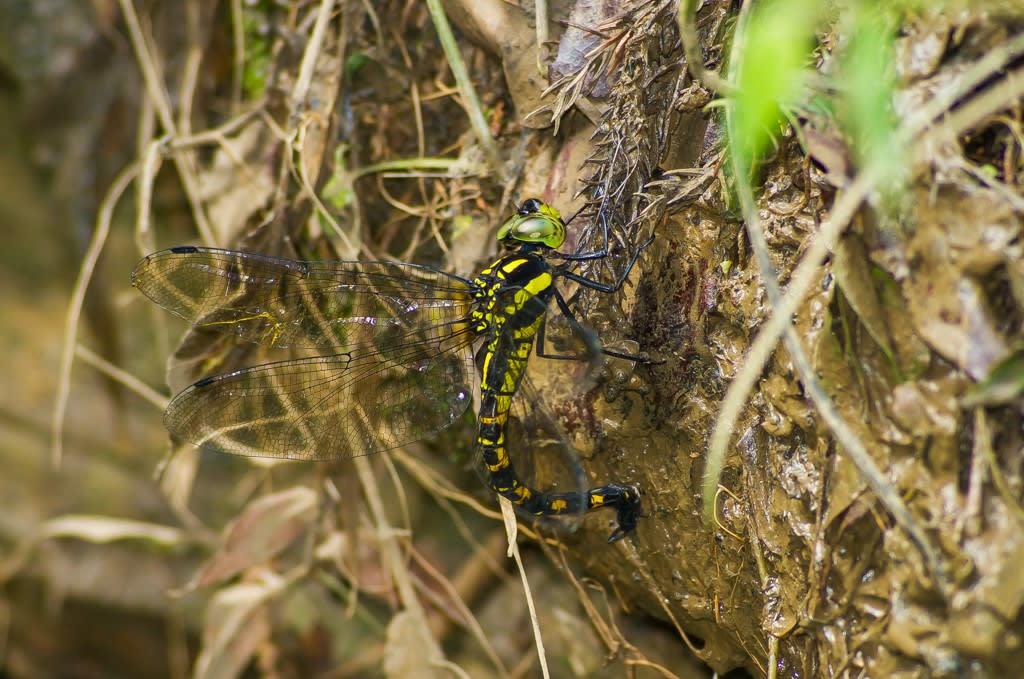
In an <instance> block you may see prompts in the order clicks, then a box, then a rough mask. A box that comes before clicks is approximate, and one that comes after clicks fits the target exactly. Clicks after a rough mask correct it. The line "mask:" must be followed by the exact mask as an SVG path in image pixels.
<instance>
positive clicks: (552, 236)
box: [498, 198, 565, 248]
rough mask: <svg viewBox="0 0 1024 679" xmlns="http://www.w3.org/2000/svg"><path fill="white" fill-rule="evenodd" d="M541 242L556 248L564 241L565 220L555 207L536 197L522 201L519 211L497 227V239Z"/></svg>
mask: <svg viewBox="0 0 1024 679" xmlns="http://www.w3.org/2000/svg"><path fill="white" fill-rule="evenodd" d="M509 239H511V240H517V241H520V242H522V243H541V244H543V245H545V246H547V247H549V248H557V247H560V246H561V245H562V243H564V242H565V222H563V221H562V215H561V214H560V213H559V212H558V210H556V209H555V208H553V207H551V206H550V205H548V204H546V203H542V202H541V201H539V200H537V199H536V198H530V199H527V200H526V201H524V202H523V205H522V207H520V208H519V211H518V212H517V213H516V215H515V216H513V217H512V218H511V219H509V220H508V221H507V222H505V223H504V224H502V226H501V228H500V229H498V240H501V241H504V240H509Z"/></svg>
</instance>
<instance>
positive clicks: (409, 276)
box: [132, 247, 472, 349]
mask: <svg viewBox="0 0 1024 679" xmlns="http://www.w3.org/2000/svg"><path fill="white" fill-rule="evenodd" d="M132 283H133V284H134V285H135V287H137V288H138V289H139V290H140V291H141V292H142V293H143V294H144V295H146V297H148V298H150V299H151V300H153V301H154V302H156V303H157V304H159V305H160V306H162V307H163V308H165V309H167V310H168V311H170V312H171V313H173V314H175V315H177V316H180V317H182V318H184V319H186V320H188V321H190V322H191V323H193V324H195V325H196V327H199V328H203V329H209V330H217V331H220V332H223V333H224V334H227V335H233V336H234V337H236V338H238V339H241V340H244V341H248V342H255V343H258V344H262V345H264V346H268V347H275V348H284V347H304V348H319V349H345V348H350V347H355V346H360V345H366V344H369V343H371V342H373V343H375V344H377V345H378V346H385V345H400V344H401V341H400V338H401V337H402V336H404V335H406V334H408V332H409V329H410V328H417V327H423V326H438V325H444V324H446V323H455V322H457V321H459V320H461V319H463V318H465V316H466V314H467V313H468V312H469V309H470V307H471V305H472V298H471V292H472V287H471V283H470V282H469V281H466V280H465V279H463V278H459V277H458V276H453V275H450V274H446V273H444V272H441V271H436V270H434V269H430V268H427V267H422V266H417V265H415V264H403V263H393V262H356V261H340V262H303V261H295V260H290V259H283V258H279V257H270V256H267V255H260V254H254V253H248V252H237V251H234V250H218V249H214V248H199V247H178V248H171V249H169V250H162V251H160V252H156V253H153V254H151V255H149V256H147V257H146V258H144V259H143V260H142V261H141V262H139V264H138V265H137V266H136V267H135V270H134V271H133V272H132Z"/></svg>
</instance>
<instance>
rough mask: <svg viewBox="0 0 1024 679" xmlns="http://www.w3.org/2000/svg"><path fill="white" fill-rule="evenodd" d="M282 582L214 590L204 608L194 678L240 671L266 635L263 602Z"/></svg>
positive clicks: (222, 678) (213, 678)
mask: <svg viewBox="0 0 1024 679" xmlns="http://www.w3.org/2000/svg"><path fill="white" fill-rule="evenodd" d="M282 583H283V581H281V580H267V581H264V582H260V583H244V584H240V585H235V586H233V587H228V588H225V589H222V590H220V591H219V592H217V595H216V596H215V597H214V598H213V600H212V601H211V602H210V605H209V607H208V608H207V609H206V620H205V622H204V625H203V650H202V652H201V653H200V654H199V657H198V658H197V659H196V665H195V669H194V671H193V673H192V676H193V677H194V678H195V679H233V678H234V677H237V676H239V675H240V674H241V673H242V671H243V670H244V669H245V668H246V667H247V666H248V665H249V663H250V661H251V660H252V657H253V655H254V654H255V653H256V650H257V649H258V648H259V647H260V646H261V645H262V644H264V643H266V642H267V641H268V640H269V639H270V620H269V617H268V611H267V602H268V601H269V600H270V599H271V598H272V597H274V596H276V595H277V594H278V593H280V591H281V589H282Z"/></svg>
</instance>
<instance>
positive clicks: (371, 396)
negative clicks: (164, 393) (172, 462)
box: [132, 247, 473, 460]
mask: <svg viewBox="0 0 1024 679" xmlns="http://www.w3.org/2000/svg"><path fill="white" fill-rule="evenodd" d="M132 281H133V283H134V284H135V286H136V287H138V288H139V290H141V291H142V292H143V294H145V295H146V296H147V297H149V298H150V299H151V300H153V301H154V302H156V303H157V304H159V305H160V306H162V307H164V308H166V309H167V310H169V311H171V312H172V313H174V314H176V315H178V316H181V317H182V318H185V319H186V320H188V321H191V322H192V323H194V324H195V327H197V328H201V329H204V330H210V331H215V332H220V333H222V334H224V335H226V336H233V337H235V338H237V339H240V340H245V341H249V342H254V343H257V344H260V345H263V346H266V347H272V348H275V349H277V348H286V347H288V348H296V349H299V350H303V349H305V350H307V351H308V350H316V351H323V350H325V349H329V350H330V352H329V355H325V356H308V357H304V358H294V359H291V360H286V361H279V362H275V363H268V364H265V365H260V366H256V367H253V368H246V369H242V370H236V371H233V372H228V373H225V374H221V375H217V376H214V377H208V378H205V379H201V380H199V381H198V382H196V383H194V384H193V385H192V386H190V387H188V388H186V389H185V390H183V391H182V392H181V393H180V394H178V395H177V396H176V397H175V398H174V400H173V401H172V402H171V404H170V406H169V407H168V409H167V411H166V413H165V414H164V423H165V425H166V426H167V428H168V430H169V431H170V432H171V433H172V435H174V436H175V437H176V438H179V439H181V440H184V441H189V442H191V443H194V444H196V445H199V446H201V447H203V448H207V449H213V450H219V451H223V452H228V453H234V454H238V455H255V456H266V457H282V458H292V459H306V460H312V459H339V458H348V457H352V456H355V455H363V454H367V453H371V452H375V451H378V450H385V449H389V448H394V447H397V446H400V445H403V444H405V443H409V442H412V441H416V440H419V439H421V438H424V437H427V436H429V435H431V434H433V433H434V432H436V431H438V430H439V429H442V428H444V427H447V426H448V425H450V424H451V423H452V422H453V421H454V420H456V419H457V418H458V417H459V416H461V414H462V413H463V412H464V411H465V409H466V407H467V406H468V405H469V402H470V400H471V395H472V364H471V361H470V357H469V345H470V343H471V342H472V340H473V334H472V333H471V332H470V331H469V330H468V328H467V325H466V323H465V321H466V318H467V317H468V315H469V312H470V310H471V308H472V297H471V294H472V291H473V288H472V284H471V283H469V282H468V281H466V280H464V279H461V278H459V277H457V276H450V275H448V274H445V273H443V272H440V271H435V270H433V269H429V268H426V267H420V266H416V265H412V264H401V263H390V262H354V261H341V262H323V263H320V262H301V261H293V260H288V259H282V258H277V257H269V256H266V255H259V254H253V253H245V252H236V251H231V250H217V249H211V248H197V247H181V248H172V249H170V250H163V251H161V252H157V253H154V254H152V255H150V256H148V257H146V258H145V259H143V260H142V261H141V262H140V263H139V264H138V266H137V267H136V268H135V271H134V272H133V273H132Z"/></svg>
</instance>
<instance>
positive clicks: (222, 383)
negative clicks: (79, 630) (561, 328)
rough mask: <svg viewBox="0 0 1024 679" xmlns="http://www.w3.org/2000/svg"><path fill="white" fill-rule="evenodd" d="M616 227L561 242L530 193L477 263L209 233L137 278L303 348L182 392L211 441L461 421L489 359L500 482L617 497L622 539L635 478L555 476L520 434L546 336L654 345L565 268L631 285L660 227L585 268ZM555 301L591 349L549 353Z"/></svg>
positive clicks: (172, 412)
mask: <svg viewBox="0 0 1024 679" xmlns="http://www.w3.org/2000/svg"><path fill="white" fill-rule="evenodd" d="M601 226H602V231H603V246H602V247H601V248H600V249H598V250H595V251H592V252H586V253H575V254H567V253H561V252H558V248H559V247H561V246H562V245H563V244H564V242H565V236H566V221H565V220H563V219H562V217H561V214H560V213H559V212H558V210H556V209H555V208H553V207H552V206H550V205H548V204H546V203H544V202H542V201H540V200H538V199H535V198H531V199H527V200H525V201H524V202H523V203H522V204H521V205H520V206H519V207H518V209H517V210H516V212H515V214H514V215H513V216H512V217H511V218H510V219H508V220H507V221H506V222H505V223H504V224H503V225H502V226H501V227H500V228H499V230H498V234H497V237H498V240H499V242H500V243H501V244H502V246H503V247H504V250H505V254H503V255H501V256H499V257H498V258H497V259H496V260H494V261H493V262H492V263H490V264H489V265H488V266H486V267H485V268H483V269H482V270H481V271H480V272H479V273H478V274H477V275H476V276H474V277H473V278H464V277H461V276H457V275H454V274H451V273H446V272H444V271H440V270H437V269H433V268H430V267H426V266H421V265H417V264H411V263H404V262H387V261H327V262H316V261H297V260H291V259H285V258H281V257H272V256H268V255H263V254H257V253H250V252H241V251H236V250H225V249H217V248H208V247H196V246H179V247H172V248H170V249H167V250H161V251H158V252H155V253H153V254H150V255H148V256H146V257H144V258H143V259H142V260H141V261H140V262H139V263H138V265H137V266H136V267H135V270H134V271H133V272H132V274H131V280H132V283H133V285H134V286H135V287H136V288H138V289H139V290H140V291H141V292H142V294H143V295H145V296H146V297H148V298H149V299H150V300H152V301H153V302H155V303H156V304H158V305H160V306H161V307H163V308H164V309H166V310H167V311H169V312H171V313H173V314H175V315H177V316H180V317H181V318H184V319H185V320H187V321H188V322H189V323H191V324H193V325H194V326H195V327H196V328H201V329H204V330H211V331H216V332H220V333H223V334H226V335H230V336H231V337H233V338H235V339H237V340H239V341H242V342H252V343H256V344H259V345H262V346H265V347H268V348H271V349H291V350H293V351H297V352H300V353H301V354H302V355H300V356H299V357H297V358H295V357H293V358H289V359H287V360H281V361H276V362H272V363H266V364H263V365H257V366H254V367H247V368H243V369H240V370H233V371H231V372H226V373H222V374H217V375H213V376H209V377H204V378H202V379H200V380H198V381H197V382H195V383H193V384H192V385H191V386H189V387H187V388H185V389H184V390H183V391H181V392H180V393H179V394H178V395H177V396H175V397H174V399H173V400H172V401H171V403H170V404H169V405H168V407H167V410H166V411H165V413H164V425H165V426H166V428H167V429H168V431H169V432H170V433H171V435H172V437H173V438H175V439H177V440H181V441H186V442H189V443H192V444H194V445H196V446H198V447H200V448H202V449H209V450H216V451H220V452H226V453H231V454H235V455H245V456H259V457H273V458H284V459H293V460H339V459H347V458H351V457H354V456H358V455H365V454H369V453H373V452H377V451H382V450H389V449H393V448H397V447H400V446H403V445H406V444H408V443H412V442H414V441H418V440H421V439H425V438H429V437H430V436H431V435H432V434H434V433H436V432H438V431H440V430H442V429H444V428H446V427H448V426H450V425H451V424H452V423H454V422H455V421H456V420H458V419H460V418H461V417H462V415H463V413H464V412H465V411H466V409H467V408H468V407H469V404H470V403H471V402H472V400H473V393H474V377H475V376H477V374H478V376H479V388H480V405H479V410H478V412H477V426H478V429H477V436H476V451H477V455H478V457H479V458H480V460H481V464H482V466H483V471H484V477H485V480H486V483H487V485H488V486H489V487H490V488H491V489H492V490H493V491H494V492H495V493H497V494H499V495H501V496H503V497H505V498H507V499H508V500H510V501H511V502H512V503H513V504H514V505H515V506H517V507H518V508H519V510H520V511H521V513H525V514H527V515H530V516H535V517H568V516H573V515H580V514H582V513H585V512H589V511H591V510H596V509H600V508H610V509H613V510H614V511H615V518H616V527H615V528H614V530H613V531H612V533H611V535H610V536H609V538H608V542H615V541H617V540H620V539H622V538H623V537H625V536H626V535H627V534H629V533H630V532H631V531H633V530H634V529H635V528H636V526H637V524H638V522H639V518H640V514H641V502H640V491H639V489H638V487H637V486H636V485H634V484H627V483H607V484H605V485H602V486H597V487H593V488H589V489H586V486H585V485H582V486H579V487H575V488H572V489H565V490H558V489H548V490H540V489H538V488H535V487H534V486H532V485H530V484H529V483H528V482H527V481H525V480H524V479H523V478H521V477H520V475H519V474H518V473H517V470H516V467H515V465H514V464H513V462H512V458H511V457H510V455H509V442H508V440H507V439H508V434H509V418H510V413H511V412H512V404H513V401H514V400H515V399H516V396H517V394H519V392H520V387H521V385H522V382H523V376H524V373H525V370H526V366H527V364H528V361H529V358H530V355H531V353H532V352H533V350H534V346H535V344H536V349H537V351H536V353H537V354H538V355H539V356H544V357H546V358H556V359H559V358H561V359H565V358H587V357H592V356H593V355H595V354H597V352H601V353H604V354H607V355H610V356H617V357H621V358H625V359H629V360H638V358H639V357H635V356H630V355H628V354H623V353H619V352H615V351H612V350H608V349H604V348H602V347H601V346H600V344H599V342H598V341H597V338H596V337H595V335H594V333H593V331H592V330H590V329H589V328H586V327H584V326H583V325H582V324H581V323H580V322H579V321H578V320H577V319H576V317H575V315H574V313H573V312H572V311H571V309H570V306H569V303H568V302H567V301H566V299H565V298H564V296H563V295H562V293H561V292H560V291H559V289H558V288H557V287H556V281H558V280H559V279H566V280H569V281H572V282H574V283H576V284H577V285H579V286H581V287H584V288H589V289H592V290H596V291H599V292H604V293H614V292H616V291H618V290H619V289H621V288H622V286H623V284H624V283H625V281H626V279H627V277H628V275H629V273H630V271H631V270H632V268H633V266H634V264H635V263H636V261H637V258H638V257H639V255H640V253H641V251H642V250H643V249H644V248H646V247H647V245H649V244H650V243H651V240H648V241H646V242H645V243H643V244H642V245H641V246H640V247H638V248H636V250H635V251H634V252H633V253H632V255H631V257H630V259H629V261H628V263H627V265H626V266H625V267H624V269H623V271H622V273H621V274H620V275H619V276H618V278H617V280H616V281H615V282H614V283H610V284H606V283H602V282H600V281H596V280H592V279H590V278H587V277H585V276H583V275H582V274H580V273H577V272H575V271H573V270H572V269H573V267H574V266H575V265H576V264H578V263H579V262H582V261H591V260H597V259H601V258H604V257H606V256H608V224H607V220H606V219H604V218H602V219H601ZM552 302H554V306H556V307H557V308H558V310H559V311H560V312H561V314H562V315H563V316H564V319H565V320H566V321H567V322H568V325H569V326H570V328H571V330H572V331H573V332H574V333H575V334H576V335H577V336H579V337H582V338H584V341H583V343H584V344H585V350H584V351H583V352H582V355H568V356H567V355H559V354H549V353H545V349H544V346H545V328H546V325H545V321H546V319H547V318H548V313H547V312H548V307H549V306H551V305H552ZM474 345H477V346H479V349H478V351H476V352H474V351H473V347H474ZM640 360H642V359H640ZM520 400H521V399H520Z"/></svg>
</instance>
